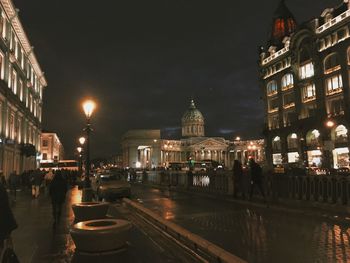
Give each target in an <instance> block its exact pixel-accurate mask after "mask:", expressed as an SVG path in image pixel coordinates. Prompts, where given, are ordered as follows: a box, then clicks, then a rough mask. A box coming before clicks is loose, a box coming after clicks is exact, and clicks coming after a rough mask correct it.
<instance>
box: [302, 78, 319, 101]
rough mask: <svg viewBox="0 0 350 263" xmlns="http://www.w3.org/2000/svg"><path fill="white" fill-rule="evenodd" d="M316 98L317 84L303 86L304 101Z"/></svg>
mask: <svg viewBox="0 0 350 263" xmlns="http://www.w3.org/2000/svg"><path fill="white" fill-rule="evenodd" d="M314 99H316V88H315V84H313V83H312V84H309V85H307V86H305V87H304V88H303V102H307V101H311V100H314Z"/></svg>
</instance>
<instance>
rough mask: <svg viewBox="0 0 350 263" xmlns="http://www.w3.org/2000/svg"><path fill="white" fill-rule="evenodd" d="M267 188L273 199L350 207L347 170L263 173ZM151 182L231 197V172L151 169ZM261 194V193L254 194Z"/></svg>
mask: <svg viewBox="0 0 350 263" xmlns="http://www.w3.org/2000/svg"><path fill="white" fill-rule="evenodd" d="M263 178H264V180H263V181H264V189H265V192H266V195H267V196H268V197H269V198H270V199H272V200H303V201H306V202H316V203H328V204H338V205H347V206H350V175H348V174H345V173H339V172H334V173H319V174H313V175H310V174H307V173H301V174H300V175H298V174H297V173H293V174H292V175H289V174H274V173H271V174H268V173H266V174H264V177H263ZM147 183H148V184H152V185H164V186H169V187H174V188H178V189H184V190H189V191H192V192H199V193H207V194H213V195H222V196H232V195H233V189H235V187H234V183H235V182H234V180H233V175H232V171H224V170H218V171H198V172H192V173H190V172H188V171H172V170H164V171H149V172H148V182H147ZM238 188H239V191H240V192H245V193H246V195H247V194H248V193H249V191H250V177H249V174H248V173H245V174H244V176H243V179H242V181H241V182H240V184H239V185H238ZM255 194H256V195H258V194H259V193H255Z"/></svg>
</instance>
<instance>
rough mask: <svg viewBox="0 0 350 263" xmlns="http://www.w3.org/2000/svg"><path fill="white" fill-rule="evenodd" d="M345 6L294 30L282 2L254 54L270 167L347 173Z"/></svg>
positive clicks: (349, 51) (348, 22)
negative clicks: (257, 58)
mask: <svg viewBox="0 0 350 263" xmlns="http://www.w3.org/2000/svg"><path fill="white" fill-rule="evenodd" d="M349 6H350V5H349V3H348V1H347V0H346V1H343V2H342V3H341V4H339V5H338V6H335V7H333V8H327V9H325V10H324V11H323V12H322V14H321V15H320V16H319V17H317V18H314V19H312V20H310V21H307V22H305V23H303V24H297V22H296V21H295V19H294V17H293V15H292V14H291V12H290V11H289V10H288V8H287V6H286V5H285V3H284V1H281V3H280V5H279V7H278V8H277V10H276V12H275V15H274V18H273V26H272V33H271V38H270V40H269V41H268V43H267V45H266V46H265V47H261V49H260V62H259V69H260V83H261V88H262V91H263V98H264V102H265V109H266V128H265V139H266V158H267V161H268V164H269V165H270V166H273V165H274V166H277V165H283V166H289V167H290V166H299V167H305V166H318V167H325V168H341V167H349V146H350V145H349V133H348V129H349V128H350V92H349V88H350V87H349V81H350V80H349V72H350V32H349V30H350V28H349V26H350V10H349Z"/></svg>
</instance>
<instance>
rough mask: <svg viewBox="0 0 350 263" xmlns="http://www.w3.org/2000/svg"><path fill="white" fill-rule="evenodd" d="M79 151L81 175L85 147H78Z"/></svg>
mask: <svg viewBox="0 0 350 263" xmlns="http://www.w3.org/2000/svg"><path fill="white" fill-rule="evenodd" d="M82 138H84V137H82ZM84 139H85V138H84ZM77 151H78V153H79V176H81V171H82V168H83V147H80V146H79V147H77Z"/></svg>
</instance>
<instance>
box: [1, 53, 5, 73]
mask: <svg viewBox="0 0 350 263" xmlns="http://www.w3.org/2000/svg"><path fill="white" fill-rule="evenodd" d="M0 73H1V74H0V77H1V79H4V77H5V74H4V55H3V54H2V53H1V52H0Z"/></svg>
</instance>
